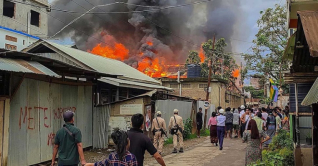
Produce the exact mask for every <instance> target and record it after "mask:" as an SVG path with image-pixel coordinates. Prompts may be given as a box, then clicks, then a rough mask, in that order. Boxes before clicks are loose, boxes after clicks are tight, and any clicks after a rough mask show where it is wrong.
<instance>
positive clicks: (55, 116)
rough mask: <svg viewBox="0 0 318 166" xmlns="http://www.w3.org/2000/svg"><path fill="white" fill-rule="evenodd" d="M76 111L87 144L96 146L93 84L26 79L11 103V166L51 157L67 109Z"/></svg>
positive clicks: (9, 159) (9, 163) (21, 165)
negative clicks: (93, 120)
mask: <svg viewBox="0 0 318 166" xmlns="http://www.w3.org/2000/svg"><path fill="white" fill-rule="evenodd" d="M66 110H72V111H74V112H75V126H76V127H78V128H79V129H80V130H81V132H82V142H83V146H84V147H89V146H92V119H93V117H92V87H91V86H68V85H60V84H53V83H48V82H43V81H37V80H33V79H24V81H23V83H22V84H21V86H20V88H19V90H18V91H17V93H16V95H15V96H14V98H13V99H12V101H11V103H10V127H9V155H8V166H17V165H19V166H23V165H32V164H36V163H40V162H43V161H48V160H51V158H52V152H53V151H52V149H53V143H54V137H55V134H56V132H57V131H58V130H59V129H60V128H61V127H62V125H63V123H64V121H63V112H64V111H66Z"/></svg>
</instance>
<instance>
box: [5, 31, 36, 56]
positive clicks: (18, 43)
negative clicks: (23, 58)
mask: <svg viewBox="0 0 318 166" xmlns="http://www.w3.org/2000/svg"><path fill="white" fill-rule="evenodd" d="M6 36H8V37H10V38H13V39H16V40H14V41H10V40H7V39H6ZM37 40H38V39H35V38H32V37H28V36H25V35H21V34H18V33H15V32H12V31H8V30H4V29H1V28H0V48H5V49H8V50H15V49H11V47H12V46H13V47H14V48H16V50H17V51H21V50H22V49H24V48H26V47H28V46H29V45H31V44H32V43H34V42H36V41H37ZM6 45H7V46H6ZM8 45H10V46H9V47H8Z"/></svg>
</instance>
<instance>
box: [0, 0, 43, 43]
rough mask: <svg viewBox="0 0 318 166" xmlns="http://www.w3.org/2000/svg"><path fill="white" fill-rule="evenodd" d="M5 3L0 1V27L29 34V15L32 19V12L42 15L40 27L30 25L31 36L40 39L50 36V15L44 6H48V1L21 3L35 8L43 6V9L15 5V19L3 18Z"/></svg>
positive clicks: (39, 0)
mask: <svg viewBox="0 0 318 166" xmlns="http://www.w3.org/2000/svg"><path fill="white" fill-rule="evenodd" d="M3 1H4V0H0V15H1V17H0V25H1V26H3V27H7V28H11V29H14V30H17V31H21V32H24V33H28V23H29V21H28V15H29V18H30V12H31V10H33V11H36V12H38V13H40V26H39V27H37V26H34V25H31V24H30V28H29V30H30V33H29V34H30V35H34V36H38V37H41V38H42V37H47V34H48V15H47V14H46V13H47V11H46V9H45V7H47V6H46V5H44V4H48V2H47V0H37V1H38V2H35V1H33V0H26V1H21V2H23V3H28V4H31V5H35V6H41V7H43V8H38V7H34V6H31V5H25V4H21V3H15V16H14V17H13V18H10V17H7V16H3Z"/></svg>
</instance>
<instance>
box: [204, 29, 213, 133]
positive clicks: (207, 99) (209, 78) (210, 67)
mask: <svg viewBox="0 0 318 166" xmlns="http://www.w3.org/2000/svg"><path fill="white" fill-rule="evenodd" d="M214 45H215V35H214V36H213V46H212V56H211V60H210V61H209V77H208V87H207V91H206V101H209V94H210V93H209V89H210V84H211V75H212V58H213V52H214ZM207 113H208V109H205V114H204V123H203V126H204V129H206V118H207Z"/></svg>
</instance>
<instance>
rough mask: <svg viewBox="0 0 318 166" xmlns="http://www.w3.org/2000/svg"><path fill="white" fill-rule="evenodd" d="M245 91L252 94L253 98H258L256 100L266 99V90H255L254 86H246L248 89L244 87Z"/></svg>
mask: <svg viewBox="0 0 318 166" xmlns="http://www.w3.org/2000/svg"><path fill="white" fill-rule="evenodd" d="M244 90H245V91H246V92H251V96H252V97H253V98H256V99H263V98H264V89H255V88H254V87H252V86H246V87H244Z"/></svg>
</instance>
